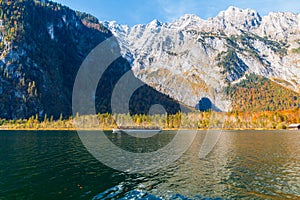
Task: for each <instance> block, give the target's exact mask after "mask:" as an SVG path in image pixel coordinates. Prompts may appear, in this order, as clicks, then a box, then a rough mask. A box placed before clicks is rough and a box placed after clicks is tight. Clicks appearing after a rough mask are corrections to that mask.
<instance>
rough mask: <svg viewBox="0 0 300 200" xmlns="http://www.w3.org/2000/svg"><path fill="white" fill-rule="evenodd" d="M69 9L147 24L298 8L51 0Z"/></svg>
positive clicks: (198, 1)
mask: <svg viewBox="0 0 300 200" xmlns="http://www.w3.org/2000/svg"><path fill="white" fill-rule="evenodd" d="M53 1H55V2H58V3H61V4H63V5H66V6H68V7H70V8H72V9H75V10H79V11H83V12H87V13H90V14H92V15H94V16H96V17H97V18H98V19H99V20H100V21H104V20H108V21H117V22H118V23H119V24H128V25H129V26H133V25H135V24H147V23H149V22H150V21H152V20H153V19H157V20H159V21H161V22H172V21H174V20H175V19H178V18H180V16H182V15H184V14H195V15H197V16H199V17H201V18H202V19H208V18H209V17H215V16H216V15H217V14H218V13H219V12H220V11H222V10H226V9H227V8H228V7H229V6H235V7H239V8H243V9H246V8H252V9H254V10H257V11H258V13H259V14H260V15H261V16H264V15H267V14H268V13H269V12H287V11H288V12H294V13H299V12H300V3H299V0H53Z"/></svg>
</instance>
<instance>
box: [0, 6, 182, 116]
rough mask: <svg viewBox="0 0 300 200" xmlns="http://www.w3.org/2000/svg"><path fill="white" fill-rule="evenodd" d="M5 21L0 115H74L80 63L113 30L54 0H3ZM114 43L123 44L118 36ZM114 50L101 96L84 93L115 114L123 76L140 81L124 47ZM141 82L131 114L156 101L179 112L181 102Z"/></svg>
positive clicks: (0, 15) (0, 31)
mask: <svg viewBox="0 0 300 200" xmlns="http://www.w3.org/2000/svg"><path fill="white" fill-rule="evenodd" d="M0 20H1V21H0V22H1V23H0V25H1V26H0V110H1V112H0V118H6V119H20V118H29V117H31V116H35V115H37V116H38V117H40V119H41V118H42V119H43V118H44V117H45V115H47V117H48V118H50V116H53V118H54V119H56V118H59V117H60V115H62V116H63V117H69V116H71V115H72V92H73V85H74V81H75V78H76V75H77V72H78V70H79V67H80V66H81V64H82V62H83V61H84V60H85V58H86V57H87V55H88V54H89V53H90V52H91V51H92V50H93V49H94V48H95V47H96V46H97V45H98V44H100V43H101V42H103V41H104V40H106V39H107V38H111V37H112V33H111V32H110V31H109V30H108V29H106V28H105V27H104V26H103V25H102V24H101V23H99V21H98V19H96V18H95V17H93V16H91V15H89V14H86V13H81V12H75V11H73V10H71V9H69V8H68V7H66V6H62V5H61V4H58V3H55V2H51V1H37V0H22V1H1V2H0ZM110 45H111V46H112V47H115V46H117V47H118V43H117V41H116V40H114V39H111V40H110ZM111 50H113V52H112V53H113V54H115V55H116V57H117V59H116V60H115V61H114V62H113V63H112V64H110V66H109V67H108V68H107V70H106V71H105V72H104V74H103V76H102V77H101V79H100V81H99V83H98V87H97V91H96V94H90V96H85V97H82V98H95V101H96V102H95V106H96V111H97V112H99V113H105V112H112V109H111V96H112V92H113V89H114V87H115V85H116V83H117V82H118V80H119V79H120V78H121V77H122V76H123V75H124V74H129V77H131V79H136V78H135V77H134V75H133V73H131V67H130V65H129V63H128V62H127V60H126V59H124V58H122V57H121V55H120V49H119V48H111ZM127 72H129V73H127ZM136 81H139V80H136ZM141 84H143V85H144V86H143V87H142V88H140V89H139V90H138V91H137V92H135V94H134V95H133V97H132V100H131V102H130V105H129V110H128V112H130V113H131V114H139V113H146V112H148V110H149V107H150V106H151V105H152V104H157V103H161V104H162V105H163V106H164V107H165V110H166V111H167V112H168V113H176V112H178V111H179V107H180V105H179V103H178V102H177V101H174V100H173V99H171V98H169V97H168V96H166V95H164V94H162V93H159V92H157V91H155V90H154V89H152V88H151V87H149V86H147V85H145V84H144V83H142V82H141ZM82 89H84V88H82ZM79 114H92V113H79Z"/></svg>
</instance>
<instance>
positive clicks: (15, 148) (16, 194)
mask: <svg viewBox="0 0 300 200" xmlns="http://www.w3.org/2000/svg"><path fill="white" fill-rule="evenodd" d="M175 133H176V132H172V131H168V132H162V133H161V134H159V135H158V136H157V137H154V138H152V139H147V142H145V139H133V138H132V137H129V136H128V135H125V134H123V135H119V136H118V137H116V136H115V135H114V134H112V133H110V132H106V135H107V137H109V138H110V139H111V140H112V141H113V142H114V143H115V144H117V145H120V146H122V148H125V149H126V148H127V149H129V150H131V151H138V152H140V151H143V148H145V149H147V148H148V149H149V148H150V149H151V148H152V149H153V150H155V148H158V147H160V146H163V145H165V144H167V143H168V142H169V141H170V140H172V138H173V137H174V135H175ZM204 136H205V131H199V133H198V134H197V136H196V138H195V140H194V142H193V144H192V146H191V147H190V148H189V150H188V151H187V152H186V153H184V155H183V156H182V157H181V158H180V159H179V160H177V161H176V162H174V163H172V164H171V165H169V166H167V167H164V168H161V169H157V170H154V171H151V172H149V173H145V174H127V173H124V172H119V171H116V170H113V169H111V168H109V167H106V166H105V165H103V164H101V163H100V162H99V161H97V160H96V159H95V158H94V157H93V156H92V155H90V154H89V152H88V151H87V150H86V149H85V147H84V146H83V144H82V143H81V140H80V139H79V137H78V135H77V133H76V132H72V131H1V132H0V159H1V162H0V199H1V200H2V199H131V198H133V199H139V198H140V199H205V198H208V199H238V198H244V199H287V198H290V199H300V132H299V131H226V132H225V133H223V134H222V135H221V137H220V140H219V141H218V143H217V145H216V146H215V148H214V149H213V151H212V152H211V153H210V154H209V155H208V157H207V158H206V159H199V158H198V153H199V148H200V145H201V143H202V141H203V139H204Z"/></svg>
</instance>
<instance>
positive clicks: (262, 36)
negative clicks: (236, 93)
mask: <svg viewBox="0 0 300 200" xmlns="http://www.w3.org/2000/svg"><path fill="white" fill-rule="evenodd" d="M103 24H104V25H105V26H107V27H108V29H109V30H111V31H112V33H113V34H114V35H115V36H116V37H117V39H118V41H119V44H120V47H121V53H122V55H123V57H124V58H126V59H127V60H128V61H129V63H130V64H131V66H132V69H133V71H134V73H135V75H136V77H138V78H140V79H141V80H143V81H144V82H146V83H147V84H149V85H150V86H152V87H153V88H155V89H157V90H158V91H161V92H163V93H165V94H168V95H169V96H171V97H173V98H175V99H176V100H178V101H180V102H184V103H185V104H187V105H189V106H195V105H196V104H197V102H198V101H199V100H200V99H201V97H203V96H207V97H210V99H212V101H213V102H214V103H216V104H217V105H218V104H219V106H220V107H221V108H222V110H228V101H227V100H228V98H227V97H224V93H223V92H222V91H223V89H224V88H225V87H226V86H227V84H228V83H229V82H230V83H233V84H234V83H236V82H239V80H240V79H243V78H244V77H245V75H246V74H252V73H253V74H256V75H259V76H263V77H266V78H268V79H270V80H273V81H274V82H277V83H278V84H280V85H282V86H284V87H286V88H289V89H292V90H294V91H295V92H298V91H299V85H300V81H299V80H300V77H299V74H300V60H298V59H297V56H296V55H297V53H296V52H298V51H297V49H299V48H300V43H299V41H300V31H299V30H300V14H294V13H270V14H269V15H266V16H263V17H261V16H260V15H259V13H258V12H256V11H255V10H252V9H239V8H236V7H229V8H228V9H227V10H226V11H222V12H220V13H219V14H218V15H217V16H216V17H214V18H209V19H207V20H203V19H201V18H199V17H198V16H196V15H191V14H186V15H184V16H182V17H180V18H179V19H177V20H174V21H173V22H171V23H161V22H158V21H157V20H153V21H152V22H150V23H149V24H145V25H140V24H138V25H135V26H133V27H128V26H126V28H127V29H126V31H118V30H120V29H121V30H122V27H124V25H123V26H122V25H119V24H117V23H116V22H113V23H110V22H104V23H103ZM115 27H118V29H115ZM121 33H122V34H121ZM190 71H194V72H195V73H194V74H190V75H191V76H193V77H194V78H193V77H189V76H186V74H189V72H190ZM157 74H160V76H158V75H157ZM199 80H200V82H201V85H202V86H203V85H204V84H203V83H205V85H206V88H208V91H209V92H207V91H204V90H202V88H201V87H202V86H199V87H198V89H199V90H198V91H196V90H197V89H195V87H194V86H195V85H199ZM281 80H284V81H281ZM206 90H207V89H206ZM224 99H225V100H224ZM222 104H223V105H222ZM226 107H227V108H226Z"/></svg>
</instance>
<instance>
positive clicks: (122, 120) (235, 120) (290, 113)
mask: <svg viewBox="0 0 300 200" xmlns="http://www.w3.org/2000/svg"><path fill="white" fill-rule="evenodd" d="M292 123H300V109H299V108H295V109H291V110H283V111H260V112H241V111H233V112H227V113H224V112H215V111H207V112H200V111H195V112H190V113H181V112H178V113H176V114H172V115H169V114H161V115H159V114H157V115H146V114H135V115H130V114H110V113H102V114H100V113H99V114H97V115H83V116H79V115H77V116H75V117H72V116H71V117H68V118H64V117H63V116H62V115H61V116H60V118H59V119H57V120H54V119H53V117H52V116H50V117H48V116H47V115H45V116H44V117H43V118H40V117H39V116H38V115H36V116H32V117H30V118H28V119H17V120H5V119H0V128H1V129H37V130H38V129H49V130H51V129H58V130H59V129H69V130H75V129H76V128H79V129H112V128H117V127H118V126H142V127H143V126H144V127H147V126H159V127H161V128H162V129H209V128H212V129H221V128H223V129H286V128H287V127H288V125H289V124H292Z"/></svg>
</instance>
